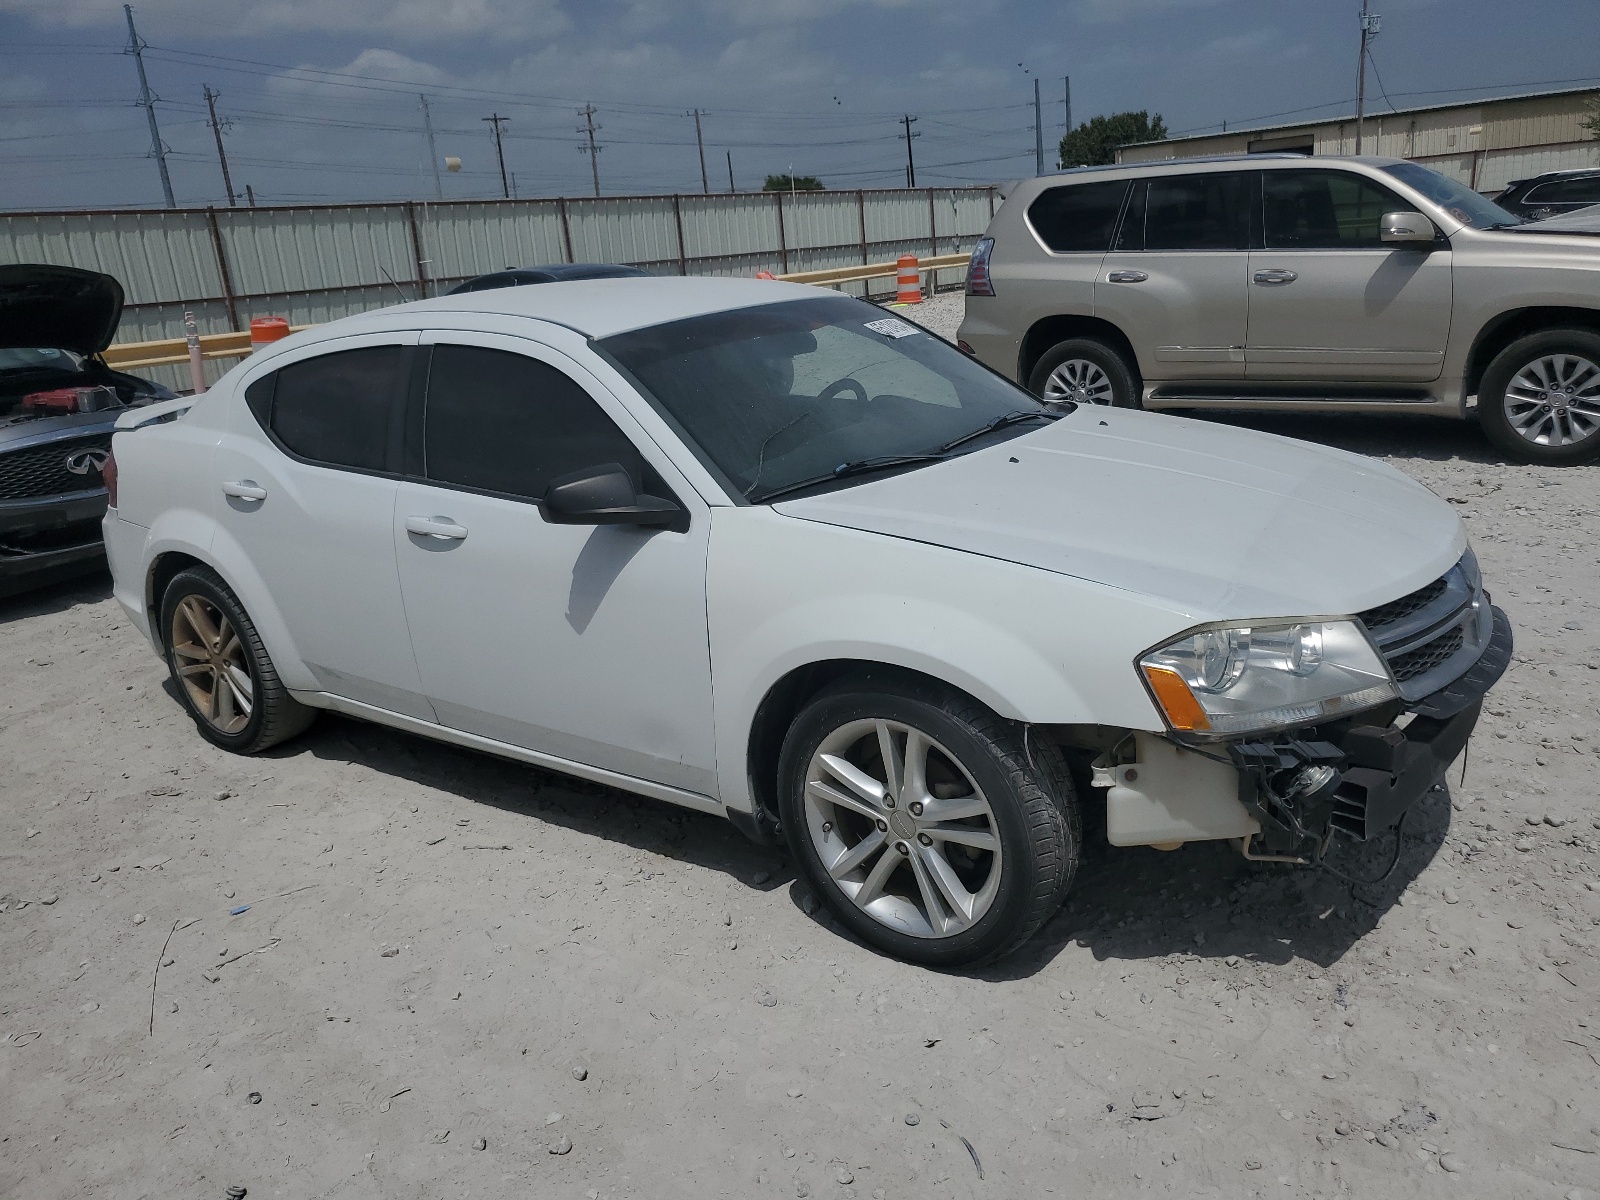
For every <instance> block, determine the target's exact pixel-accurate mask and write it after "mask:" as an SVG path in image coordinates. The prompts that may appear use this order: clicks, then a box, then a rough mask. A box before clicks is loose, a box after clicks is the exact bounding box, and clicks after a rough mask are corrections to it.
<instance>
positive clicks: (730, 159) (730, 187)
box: [725, 150, 738, 193]
mask: <svg viewBox="0 0 1600 1200" xmlns="http://www.w3.org/2000/svg"><path fill="white" fill-rule="evenodd" d="M725 153H726V154H727V156H728V191H729V192H730V193H731V192H736V191H738V189H737V188H736V187H734V186H733V151H732V150H728V151H725Z"/></svg>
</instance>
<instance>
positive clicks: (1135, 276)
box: [1106, 271, 1150, 283]
mask: <svg viewBox="0 0 1600 1200" xmlns="http://www.w3.org/2000/svg"><path fill="white" fill-rule="evenodd" d="M1149 278H1150V276H1148V275H1146V274H1145V273H1144V272H1143V271H1113V272H1111V274H1109V275H1107V276H1106V281H1107V282H1108V283H1143V282H1144V281H1145V280H1146V279H1149Z"/></svg>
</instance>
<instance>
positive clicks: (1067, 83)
mask: <svg viewBox="0 0 1600 1200" xmlns="http://www.w3.org/2000/svg"><path fill="white" fill-rule="evenodd" d="M1061 82H1062V84H1063V85H1064V87H1065V95H1066V104H1067V132H1068V133H1071V132H1072V76H1071V75H1063V76H1062V77H1061Z"/></svg>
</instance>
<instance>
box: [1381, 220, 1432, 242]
mask: <svg viewBox="0 0 1600 1200" xmlns="http://www.w3.org/2000/svg"><path fill="white" fill-rule="evenodd" d="M1438 236H1439V231H1438V230H1437V229H1435V228H1434V227H1433V222H1432V221H1430V220H1428V218H1427V217H1425V216H1423V215H1422V214H1421V213H1419V212H1387V213H1384V214H1383V216H1382V218H1380V219H1379V221H1378V240H1379V241H1382V242H1391V243H1399V244H1400V245H1420V244H1422V243H1425V242H1426V243H1429V244H1431V243H1432V242H1433V240H1434V238H1436V237H1438Z"/></svg>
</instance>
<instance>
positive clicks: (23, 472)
mask: <svg viewBox="0 0 1600 1200" xmlns="http://www.w3.org/2000/svg"><path fill="white" fill-rule="evenodd" d="M110 449H111V435H110V434H109V433H105V434H97V435H95V436H93V437H80V438H70V439H65V440H62V441H59V442H48V443H46V444H45V445H43V446H29V447H28V448H27V449H25V450H12V451H10V452H9V453H7V452H4V451H0V500H27V499H32V498H34V497H38V496H60V495H63V494H65V493H68V492H93V491H97V490H99V489H100V488H103V487H104V486H105V483H104V481H103V480H102V479H101V478H100V472H99V471H96V470H93V469H91V470H90V471H89V473H88V474H87V475H74V474H73V473H72V472H71V471H69V470H67V459H68V458H69V457H70V456H71V455H74V454H77V453H78V452H79V451H80V450H110Z"/></svg>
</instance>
